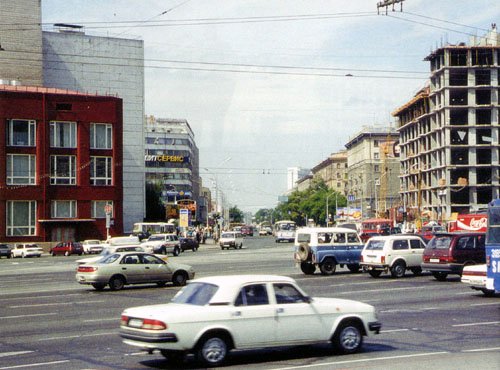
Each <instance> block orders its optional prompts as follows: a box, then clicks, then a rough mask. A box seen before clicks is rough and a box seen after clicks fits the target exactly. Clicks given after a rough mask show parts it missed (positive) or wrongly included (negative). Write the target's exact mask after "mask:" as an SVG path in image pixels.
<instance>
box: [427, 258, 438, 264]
mask: <svg viewBox="0 0 500 370" xmlns="http://www.w3.org/2000/svg"><path fill="white" fill-rule="evenodd" d="M429 261H430V262H431V263H439V258H431V259H430V260H429Z"/></svg>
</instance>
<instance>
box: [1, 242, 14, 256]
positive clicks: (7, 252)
mask: <svg viewBox="0 0 500 370" xmlns="http://www.w3.org/2000/svg"><path fill="white" fill-rule="evenodd" d="M1 257H7V258H11V257H12V248H11V246H10V245H8V244H0V258H1Z"/></svg>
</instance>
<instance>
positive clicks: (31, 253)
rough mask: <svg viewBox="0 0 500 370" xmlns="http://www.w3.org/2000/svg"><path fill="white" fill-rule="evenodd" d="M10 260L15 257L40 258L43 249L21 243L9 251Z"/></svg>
mask: <svg viewBox="0 0 500 370" xmlns="http://www.w3.org/2000/svg"><path fill="white" fill-rule="evenodd" d="M10 253H11V256H12V258H15V257H22V258H24V257H41V256H42V253H43V249H42V248H40V247H39V246H38V245H36V244H30V243H21V244H16V245H14V248H12V250H11V252H10Z"/></svg>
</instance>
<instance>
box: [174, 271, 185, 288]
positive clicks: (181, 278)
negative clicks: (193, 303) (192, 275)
mask: <svg viewBox="0 0 500 370" xmlns="http://www.w3.org/2000/svg"><path fill="white" fill-rule="evenodd" d="M186 281H187V274H186V273H185V272H184V271H177V272H176V273H175V274H174V276H173V277H172V283H174V285H175V286H184V285H186Z"/></svg>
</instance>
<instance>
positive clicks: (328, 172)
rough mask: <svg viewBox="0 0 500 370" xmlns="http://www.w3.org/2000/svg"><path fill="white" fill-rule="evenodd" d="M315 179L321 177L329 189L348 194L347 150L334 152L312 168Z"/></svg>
mask: <svg viewBox="0 0 500 370" xmlns="http://www.w3.org/2000/svg"><path fill="white" fill-rule="evenodd" d="M311 172H312V174H313V178H314V179H321V180H323V181H324V182H325V184H326V186H327V187H328V188H329V189H332V190H334V191H336V192H339V193H341V194H342V195H346V185H347V151H345V150H343V151H341V152H338V153H333V154H332V155H331V156H330V157H328V158H327V159H325V160H324V161H323V162H321V163H320V164H318V165H317V166H315V167H313V168H312V170H311Z"/></svg>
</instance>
